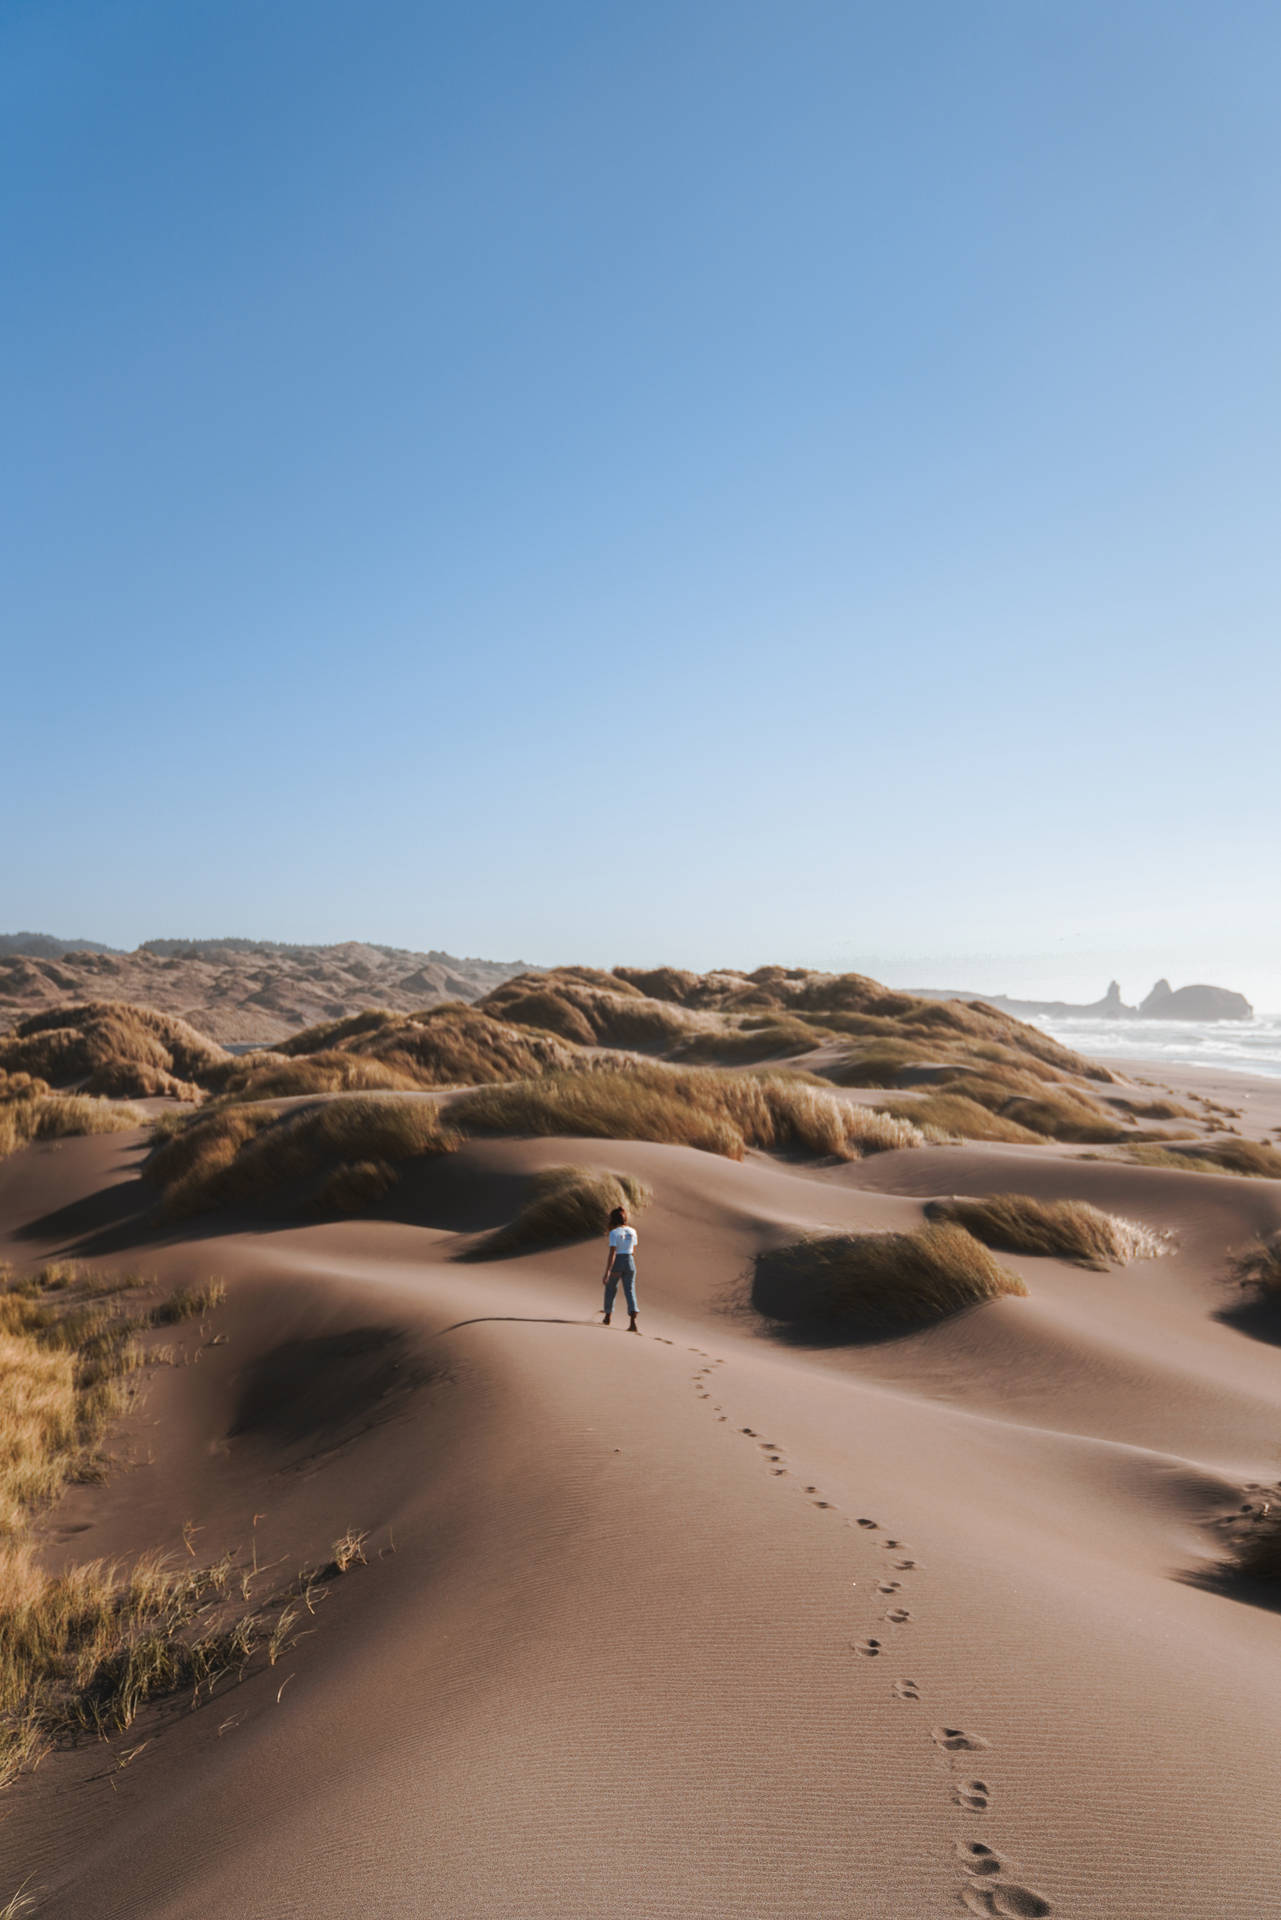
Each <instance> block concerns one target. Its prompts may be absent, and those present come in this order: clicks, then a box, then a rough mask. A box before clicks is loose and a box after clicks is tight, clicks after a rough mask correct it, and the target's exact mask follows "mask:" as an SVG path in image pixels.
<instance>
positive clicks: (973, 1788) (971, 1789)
mask: <svg viewBox="0 0 1281 1920" xmlns="http://www.w3.org/2000/svg"><path fill="white" fill-rule="evenodd" d="M952 1798H953V1800H955V1802H956V1804H957V1806H958V1807H968V1808H969V1810H970V1812H971V1813H986V1812H987V1806H988V1801H989V1799H990V1798H991V1790H990V1788H989V1787H988V1784H987V1781H986V1780H967V1781H966V1782H965V1784H964V1786H961V1785H959V1784H958V1785H957V1786H955V1787H953V1788H952Z"/></svg>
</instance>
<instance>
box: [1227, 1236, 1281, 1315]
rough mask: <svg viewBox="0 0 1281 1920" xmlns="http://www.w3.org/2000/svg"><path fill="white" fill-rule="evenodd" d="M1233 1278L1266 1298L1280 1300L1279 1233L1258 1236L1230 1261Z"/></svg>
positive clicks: (1280, 1255)
mask: <svg viewBox="0 0 1281 1920" xmlns="http://www.w3.org/2000/svg"><path fill="white" fill-rule="evenodd" d="M1232 1274H1233V1278H1234V1279H1237V1280H1239V1281H1240V1282H1241V1284H1242V1285H1243V1286H1249V1287H1254V1288H1256V1289H1257V1290H1258V1293H1259V1295H1260V1296H1261V1297H1262V1298H1263V1299H1267V1300H1281V1233H1272V1234H1268V1235H1266V1236H1262V1237H1260V1238H1259V1239H1258V1240H1256V1241H1255V1242H1254V1244H1253V1245H1252V1246H1249V1247H1247V1248H1246V1249H1245V1250H1244V1252H1242V1253H1238V1254H1237V1256H1236V1258H1235V1259H1234V1260H1233V1262H1232Z"/></svg>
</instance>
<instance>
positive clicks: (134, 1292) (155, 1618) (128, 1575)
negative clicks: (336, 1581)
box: [0, 1262, 363, 1786]
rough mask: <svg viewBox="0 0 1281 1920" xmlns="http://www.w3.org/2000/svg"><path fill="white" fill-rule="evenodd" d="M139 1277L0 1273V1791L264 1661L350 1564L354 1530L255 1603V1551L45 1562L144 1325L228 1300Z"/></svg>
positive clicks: (217, 1293)
mask: <svg viewBox="0 0 1281 1920" xmlns="http://www.w3.org/2000/svg"><path fill="white" fill-rule="evenodd" d="M148 1285H149V1283H148V1282H147V1281H146V1280H144V1279H143V1278H141V1277H140V1276H138V1275H131V1274H124V1275H117V1274H102V1273H98V1272H97V1271H96V1270H94V1269H92V1268H90V1267H87V1266H84V1265H81V1264H77V1263H70V1262H63V1263H59V1264H52V1265H49V1266H46V1267H44V1268H42V1269H41V1270H40V1271H38V1272H36V1273H34V1274H31V1275H29V1276H26V1277H23V1278H16V1277H15V1276H14V1275H13V1274H12V1272H9V1271H6V1272H4V1273H3V1274H0V1786H4V1785H6V1784H7V1783H8V1782H9V1781H11V1780H12V1779H13V1778H14V1777H15V1776H16V1775H17V1774H19V1773H21V1772H23V1771H25V1770H26V1769H28V1768H30V1767H33V1766H35V1765H36V1764H37V1762H38V1761H39V1760H40V1758H41V1757H42V1755H43V1754H44V1753H45V1752H47V1750H48V1749H49V1748H50V1747H51V1746H58V1745H63V1744H73V1743H74V1742H75V1741H77V1740H78V1739H80V1738H82V1737H83V1736H84V1735H85V1734H91V1735H93V1734H96V1735H100V1736H103V1737H107V1736H109V1735H111V1734H113V1733H117V1732H123V1731H125V1730H126V1729H127V1728H128V1727H130V1726H131V1725H132V1724H133V1722H134V1721H135V1720H136V1718H137V1716H138V1714H139V1713H140V1712H141V1711H142V1710H143V1708H144V1707H145V1706H146V1705H147V1704H148V1702H149V1701H152V1700H155V1699H158V1698H161V1697H163V1696H166V1695H172V1694H177V1693H180V1694H183V1695H185V1696H186V1697H187V1698H188V1700H189V1701H190V1703H191V1704H192V1705H193V1706H196V1705H199V1704H200V1703H201V1702H202V1701H203V1700H205V1699H207V1698H208V1697H209V1696H210V1695H211V1694H212V1693H213V1692H214V1691H215V1689H216V1688H217V1687H219V1686H220V1685H221V1684H222V1683H223V1682H224V1681H228V1680H231V1681H234V1680H236V1679H238V1678H240V1677H242V1676H243V1675H244V1674H245V1673H246V1672H247V1671H248V1670H249V1668H250V1667H251V1666H262V1665H266V1664H273V1663H274V1662H275V1661H276V1660H277V1659H278V1658H279V1657H280V1655H281V1653H282V1652H283V1651H284V1650H285V1648H286V1647H287V1646H289V1645H290V1644H291V1643H292V1639H293V1636H294V1628H295V1625H296V1623H297V1621H298V1619H299V1614H300V1609H301V1608H302V1607H304V1606H306V1607H309V1608H313V1609H314V1595H313V1586H312V1583H313V1582H314V1581H320V1580H323V1579H324V1578H326V1577H327V1576H328V1574H329V1573H330V1572H341V1571H344V1570H345V1567H347V1566H349V1565H351V1564H353V1558H354V1555H353V1554H352V1553H351V1552H350V1551H348V1549H350V1547H351V1543H352V1542H353V1541H355V1543H356V1548H357V1550H358V1547H359V1540H360V1539H361V1538H363V1536H357V1535H353V1534H348V1535H347V1536H346V1539H345V1541H339V1542H337V1543H335V1560H334V1561H333V1562H331V1563H330V1567H329V1568H327V1569H323V1570H320V1571H317V1572H314V1573H306V1572H304V1573H303V1574H301V1575H300V1576H299V1578H298V1580H297V1581H295V1582H291V1583H289V1584H288V1585H287V1586H286V1587H285V1588H284V1589H283V1590H281V1591H278V1592H277V1593H275V1594H274V1595H272V1596H269V1597H266V1598H265V1599H264V1600H263V1601H261V1602H259V1601H258V1600H256V1599H255V1597H254V1589H255V1585H256V1583H257V1582H258V1580H259V1579H260V1578H261V1577H262V1576H261V1575H260V1573H259V1570H258V1568H257V1563H256V1560H255V1562H254V1563H253V1565H251V1566H239V1565H237V1564H236V1557H235V1556H234V1555H233V1554H228V1555H226V1556H224V1557H223V1558H222V1559H221V1560H219V1561H218V1562H217V1563H216V1564H215V1565H213V1566H209V1567H199V1566H196V1565H193V1564H189V1563H188V1562H186V1561H180V1560H176V1559H174V1558H171V1557H168V1556H165V1555H163V1554H157V1553H151V1554H145V1555H143V1556H142V1558H141V1559H139V1560H138V1561H137V1563H136V1564H134V1565H133V1566H124V1565H122V1564H119V1563H115V1564H113V1563H109V1562H105V1561H101V1560H99V1561H93V1562H91V1563H89V1564H87V1565H81V1566H72V1567H70V1568H67V1569H66V1570H64V1571H63V1572H61V1573H59V1574H57V1575H50V1574H49V1573H47V1572H46V1571H45V1570H44V1569H43V1568H42V1567H41V1565H40V1564H39V1560H38V1557H37V1555H36V1552H35V1549H34V1544H33V1540H32V1537H31V1525H32V1520H33V1518H34V1516H35V1515H37V1514H38V1513H39V1512H40V1511H41V1510H43V1509H45V1508H47V1507H48V1506H49V1505H50V1504H51V1503H52V1502H53V1501H54V1500H56V1499H57V1497H58V1495H59V1494H60V1493H61V1492H62V1490H63V1489H64V1487H65V1486H66V1485H67V1484H68V1483H69V1482H70V1481H73V1480H77V1479H89V1478H93V1479H97V1478H101V1477H102V1474H103V1472H104V1470H105V1461H104V1457H103V1453H102V1447H101V1443H102V1440H103V1437H104V1435H105V1433H106V1431H107V1429H108V1428H109V1426H110V1424H111V1422H112V1421H114V1420H115V1419H116V1418H117V1417H118V1416H119V1415H120V1414H121V1413H122V1412H123V1411H124V1410H125V1408H126V1407H127V1406H128V1404H129V1401H130V1399H131V1398H132V1396H133V1394H134V1392H135V1391H136V1387H137V1381H138V1378H139V1373H140V1369H141V1368H142V1367H143V1366H144V1365H145V1364H146V1363H147V1360H148V1358H149V1355H148V1352H147V1350H146V1349H145V1348H144V1347H143V1346H142V1345H140V1341H141V1339H142V1336H144V1335H145V1334H146V1333H147V1332H148V1331H149V1330H150V1329H152V1328H155V1327H167V1326H172V1325H173V1324H175V1323H176V1322H178V1321H182V1320H186V1319H191V1318H193V1317H202V1316H203V1315H205V1314H207V1313H210V1312H212V1311H213V1310H214V1309H216V1308H217V1307H218V1306H219V1305H220V1304H221V1301H222V1298H223V1288H222V1283H221V1282H220V1281H217V1280H210V1281H208V1282H206V1283H204V1284H201V1285H197V1286H192V1287H186V1288H180V1289H179V1290H178V1291H177V1292H176V1293H173V1294H170V1295H169V1296H167V1297H166V1298H162V1299H160V1300H158V1301H156V1302H155V1303H154V1304H151V1305H146V1304H144V1303H142V1302H140V1298H139V1293H140V1290H141V1289H144V1288H146V1287H147V1286H148ZM343 1552H346V1554H347V1557H346V1558H345V1559H343V1558H340V1557H339V1556H340V1554H341V1553H343Z"/></svg>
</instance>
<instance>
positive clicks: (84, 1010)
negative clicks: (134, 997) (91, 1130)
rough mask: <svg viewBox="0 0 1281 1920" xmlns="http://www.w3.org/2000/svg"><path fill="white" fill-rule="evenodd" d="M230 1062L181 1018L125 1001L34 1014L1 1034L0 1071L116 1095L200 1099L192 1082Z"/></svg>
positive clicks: (220, 1051)
mask: <svg viewBox="0 0 1281 1920" xmlns="http://www.w3.org/2000/svg"><path fill="white" fill-rule="evenodd" d="M227 1059H228V1055H227V1054H226V1053H225V1052H224V1050H223V1049H222V1048H221V1047H220V1046H218V1045H216V1043H215V1042H214V1041H212V1040H209V1039H207V1038H206V1037H205V1035H204V1034H203V1033H198V1032H197V1031H196V1029H195V1028H194V1027H192V1026H189V1025H188V1024H187V1022H186V1021H185V1020H179V1019H177V1018H176V1017H175V1016H174V1015H172V1014H167V1013H157V1012H155V1011H154V1010H153V1009H152V1008H150V1007H134V1006H130V1005H129V1004H128V1003H127V1002H125V1001H123V1000H95V1001H89V1002H86V1003H85V1004H84V1005H81V1006H75V1007H57V1008H54V1009H52V1010H50V1011H48V1012H45V1013H35V1014H31V1015H30V1016H29V1017H28V1018H27V1019H26V1020H20V1021H19V1022H18V1025H17V1026H16V1027H15V1028H14V1030H13V1032H12V1033H11V1034H8V1035H6V1036H5V1037H4V1038H3V1039H0V1068H3V1069H6V1070H7V1071H9V1072H23V1073H32V1074H38V1075H39V1076H40V1077H41V1078H42V1079H44V1080H47V1081H48V1082H49V1083H50V1085H52V1086H57V1087H69V1086H73V1087H75V1088H76V1090H77V1091H78V1092H81V1093H99V1094H109V1095H112V1096H113V1097H116V1098H130V1097H142V1096H145V1095H150V1094H171V1095H173V1096H175V1097H176V1098H178V1099H180V1100H193V1099H199V1098H200V1086H199V1085H198V1084H197V1083H198V1082H203V1081H204V1080H205V1078H206V1077H207V1076H208V1075H209V1074H210V1073H212V1072H215V1071H216V1070H217V1069H218V1068H219V1067H221V1066H223V1065H225V1063H226V1061H227Z"/></svg>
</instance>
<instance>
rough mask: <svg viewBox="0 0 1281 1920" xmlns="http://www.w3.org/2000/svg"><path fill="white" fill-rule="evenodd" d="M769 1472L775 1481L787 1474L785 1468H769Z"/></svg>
mask: <svg viewBox="0 0 1281 1920" xmlns="http://www.w3.org/2000/svg"><path fill="white" fill-rule="evenodd" d="M770 1472H771V1473H772V1474H773V1476H774V1478H775V1479H776V1480H777V1479H778V1478H779V1477H780V1476H781V1475H783V1474H785V1473H786V1472H787V1468H786V1467H771V1468H770Z"/></svg>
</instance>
